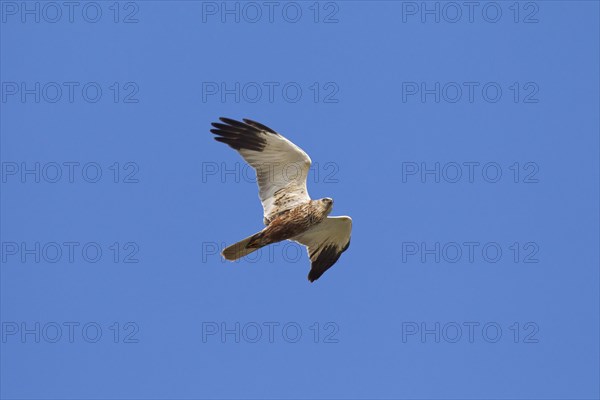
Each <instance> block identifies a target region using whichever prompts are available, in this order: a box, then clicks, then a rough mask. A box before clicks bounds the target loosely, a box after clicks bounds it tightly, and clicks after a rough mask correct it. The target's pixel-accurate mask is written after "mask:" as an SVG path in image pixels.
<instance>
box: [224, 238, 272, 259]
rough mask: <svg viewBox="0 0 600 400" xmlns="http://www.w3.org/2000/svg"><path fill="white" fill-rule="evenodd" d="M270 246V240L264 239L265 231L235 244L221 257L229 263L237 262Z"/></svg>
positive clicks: (225, 250)
mask: <svg viewBox="0 0 600 400" xmlns="http://www.w3.org/2000/svg"><path fill="white" fill-rule="evenodd" d="M268 244H270V242H269V241H268V240H266V239H265V237H264V231H260V232H258V233H255V234H254V235H252V236H249V237H247V238H246V239H244V240H242V241H239V242H237V243H235V244H232V245H231V246H229V247H226V248H225V249H223V251H222V252H221V255H222V256H223V257H224V258H225V259H226V260H229V261H234V260H237V259H238V258H242V257H245V256H247V255H248V254H250V253H252V252H254V251H256V250H258V249H260V248H261V247H264V246H266V245H268Z"/></svg>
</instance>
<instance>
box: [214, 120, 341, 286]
mask: <svg viewBox="0 0 600 400" xmlns="http://www.w3.org/2000/svg"><path fill="white" fill-rule="evenodd" d="M221 121H222V122H223V123H219V122H215V123H213V124H212V125H213V127H214V128H215V129H211V132H212V133H214V134H215V135H217V136H216V137H215V139H216V140H217V141H219V142H222V143H226V144H227V145H229V146H230V147H232V148H233V149H235V150H237V151H238V152H239V153H240V154H241V155H242V157H244V159H245V160H246V161H247V162H248V164H250V165H251V166H252V167H253V168H254V169H255V170H256V175H257V182H258V187H259V196H260V199H261V202H262V205H263V210H264V213H263V222H264V223H265V225H267V226H266V228H264V229H263V230H262V231H260V232H258V233H256V234H254V235H252V236H249V237H247V238H246V239H244V240H242V241H240V242H238V243H235V244H233V245H231V246H229V247H227V248H225V249H224V250H223V252H222V254H223V257H225V259H227V260H237V259H238V258H241V257H244V256H246V255H248V254H250V253H252V252H254V251H256V250H258V249H260V248H261V247H264V246H267V245H269V244H272V243H277V242H281V241H282V240H293V241H296V242H298V243H300V244H303V245H305V246H306V248H307V250H308V255H309V257H310V260H311V270H310V273H309V275H308V279H309V281H311V282H313V281H314V280H316V279H318V278H319V277H320V276H321V275H323V273H324V272H325V271H326V270H327V269H329V268H330V267H331V266H332V265H333V264H335V262H336V261H337V260H338V259H339V257H340V255H341V254H342V253H343V252H344V251H345V250H346V249H347V248H348V246H349V245H350V233H351V231H352V219H351V218H350V217H345V216H344V217H328V215H329V213H330V212H331V210H332V208H333V200H332V199H330V198H323V199H319V200H311V198H310V197H309V196H308V191H307V190H306V178H307V176H308V170H309V168H310V164H311V160H310V158H309V157H308V155H307V154H306V153H305V152H304V151H302V149H301V148H299V147H298V146H296V145H295V144H293V143H292V142H290V141H289V140H287V139H286V138H284V137H283V136H281V135H280V134H278V133H277V132H275V131H274V130H272V129H271V128H268V127H266V126H265V125H262V124H260V123H258V122H255V121H251V120H248V119H244V120H243V121H244V122H239V121H235V120H232V119H229V118H221ZM290 171H294V172H296V173H290Z"/></svg>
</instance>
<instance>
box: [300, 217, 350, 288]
mask: <svg viewBox="0 0 600 400" xmlns="http://www.w3.org/2000/svg"><path fill="white" fill-rule="evenodd" d="M351 232H352V218H350V217H327V218H325V219H324V220H323V221H322V222H320V223H319V224H317V225H315V226H314V227H312V228H310V229H309V230H308V231H306V232H304V233H303V234H301V235H299V236H297V237H295V238H294V240H295V241H296V242H298V243H300V244H303V245H305V246H306V248H307V250H308V256H309V257H310V261H311V266H310V272H309V274H308V280H309V281H311V282H313V281H315V280H317V279H319V277H320V276H321V275H323V273H324V272H325V271H327V270H328V269H329V268H330V267H331V266H332V265H333V264H335V263H336V261H337V260H338V258H340V256H341V255H342V253H343V252H344V251H346V249H348V247H349V246H350V234H351Z"/></svg>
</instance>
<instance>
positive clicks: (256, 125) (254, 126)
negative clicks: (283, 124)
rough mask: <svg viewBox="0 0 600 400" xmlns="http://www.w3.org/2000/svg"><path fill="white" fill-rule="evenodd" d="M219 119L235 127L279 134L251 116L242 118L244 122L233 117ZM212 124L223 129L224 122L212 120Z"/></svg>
mask: <svg viewBox="0 0 600 400" xmlns="http://www.w3.org/2000/svg"><path fill="white" fill-rule="evenodd" d="M219 121H221V122H223V123H225V124H227V125H228V126H230V127H233V128H242V129H250V130H259V131H265V132H268V133H272V134H274V135H279V134H278V133H277V132H275V131H274V130H273V129H271V128H269V127H268V126H266V125H263V124H261V123H260V122H256V121H254V120H252V119H249V118H242V121H243V122H242V121H238V120H235V119H233V118H227V117H219ZM211 125H212V126H214V127H215V128H220V129H223V124H221V123H219V122H212V123H211Z"/></svg>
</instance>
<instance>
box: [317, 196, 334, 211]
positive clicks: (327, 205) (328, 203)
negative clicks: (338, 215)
mask: <svg viewBox="0 0 600 400" xmlns="http://www.w3.org/2000/svg"><path fill="white" fill-rule="evenodd" d="M319 201H320V202H321V203H322V204H323V206H324V207H325V210H327V214H329V212H330V211H331V209H332V208H333V199H332V198H331V197H324V198H322V199H321V200H319Z"/></svg>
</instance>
